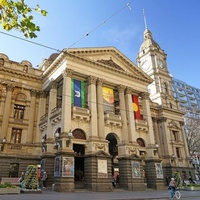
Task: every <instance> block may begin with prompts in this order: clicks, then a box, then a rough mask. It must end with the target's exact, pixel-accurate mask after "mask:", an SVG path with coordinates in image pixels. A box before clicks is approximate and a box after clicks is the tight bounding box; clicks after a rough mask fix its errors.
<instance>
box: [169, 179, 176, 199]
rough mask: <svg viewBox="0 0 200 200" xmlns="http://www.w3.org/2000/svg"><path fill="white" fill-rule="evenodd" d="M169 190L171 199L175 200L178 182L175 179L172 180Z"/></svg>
mask: <svg viewBox="0 0 200 200" xmlns="http://www.w3.org/2000/svg"><path fill="white" fill-rule="evenodd" d="M169 189H170V191H171V192H170V194H171V195H170V199H171V200H173V199H174V194H175V191H176V182H175V180H174V178H171V181H170V182H169Z"/></svg>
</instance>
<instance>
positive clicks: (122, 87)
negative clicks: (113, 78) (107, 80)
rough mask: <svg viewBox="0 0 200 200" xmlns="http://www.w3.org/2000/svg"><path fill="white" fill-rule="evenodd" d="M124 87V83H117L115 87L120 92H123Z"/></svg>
mask: <svg viewBox="0 0 200 200" xmlns="http://www.w3.org/2000/svg"><path fill="white" fill-rule="evenodd" d="M125 88H126V86H124V85H118V86H117V89H118V91H119V92H120V93H123V92H124V90H125Z"/></svg>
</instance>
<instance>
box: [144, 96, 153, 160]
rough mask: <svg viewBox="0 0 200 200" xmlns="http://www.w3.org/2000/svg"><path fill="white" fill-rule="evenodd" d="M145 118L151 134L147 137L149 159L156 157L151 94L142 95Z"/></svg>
mask: <svg viewBox="0 0 200 200" xmlns="http://www.w3.org/2000/svg"><path fill="white" fill-rule="evenodd" d="M141 96H142V105H143V116H144V118H145V119H146V120H147V123H148V126H149V132H148V135H147V145H148V146H147V154H148V157H154V149H155V138H154V132H153V122H152V117H151V110H150V105H149V94H148V93H142V95H141Z"/></svg>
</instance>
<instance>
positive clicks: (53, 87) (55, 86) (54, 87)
mask: <svg viewBox="0 0 200 200" xmlns="http://www.w3.org/2000/svg"><path fill="white" fill-rule="evenodd" d="M57 86H58V83H57V82H56V81H51V83H50V87H51V89H57Z"/></svg>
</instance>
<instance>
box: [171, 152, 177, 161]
mask: <svg viewBox="0 0 200 200" xmlns="http://www.w3.org/2000/svg"><path fill="white" fill-rule="evenodd" d="M175 159H176V157H175V155H174V154H172V156H171V162H174V161H175Z"/></svg>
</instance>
